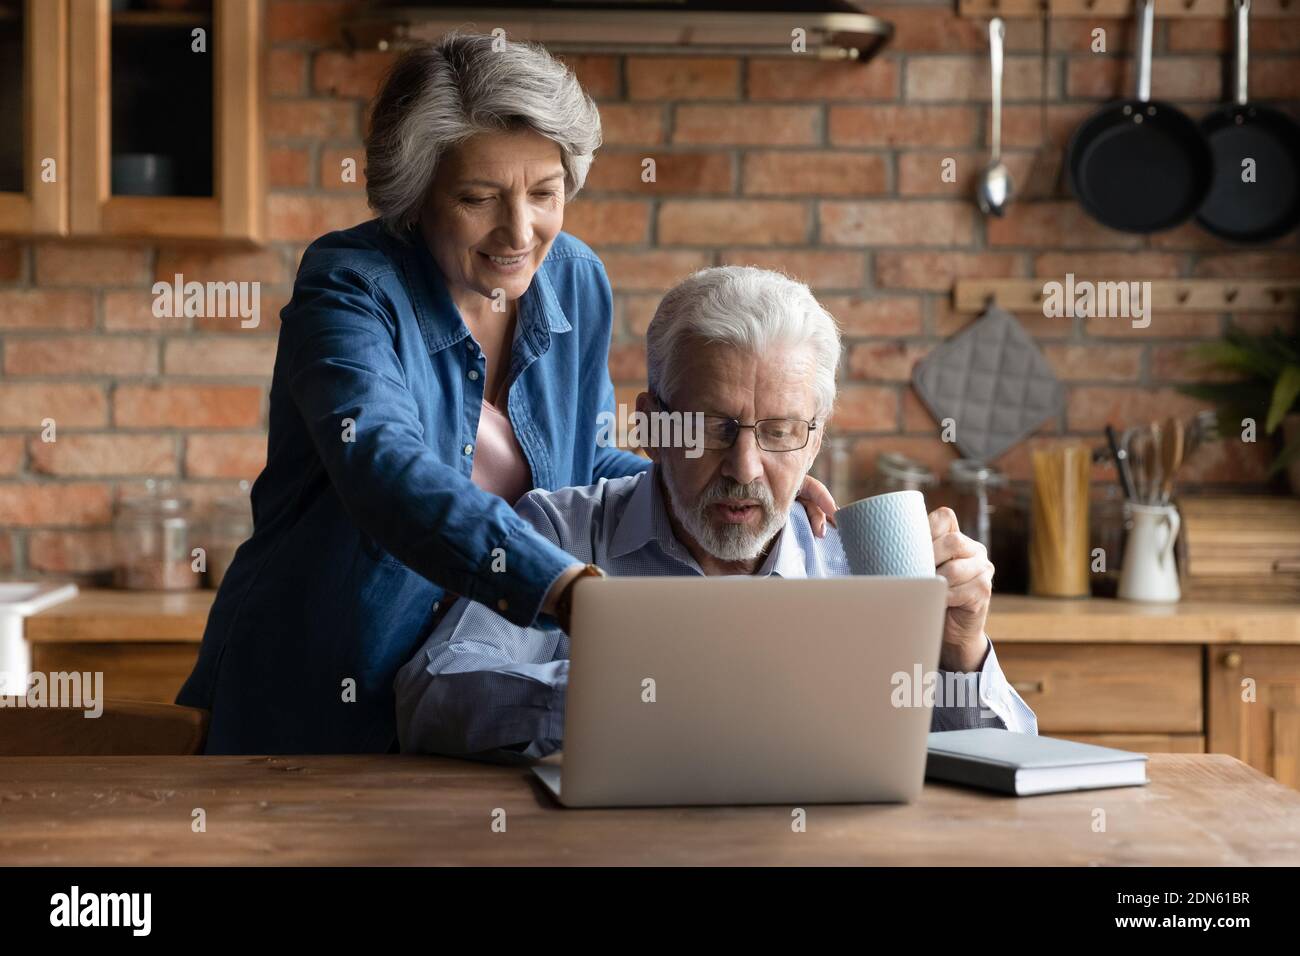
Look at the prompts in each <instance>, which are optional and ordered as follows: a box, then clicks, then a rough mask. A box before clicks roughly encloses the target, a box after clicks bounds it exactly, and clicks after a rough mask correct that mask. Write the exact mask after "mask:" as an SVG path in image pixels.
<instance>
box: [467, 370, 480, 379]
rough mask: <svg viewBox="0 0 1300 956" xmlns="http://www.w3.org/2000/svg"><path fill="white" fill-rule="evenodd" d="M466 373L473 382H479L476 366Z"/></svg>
mask: <svg viewBox="0 0 1300 956" xmlns="http://www.w3.org/2000/svg"><path fill="white" fill-rule="evenodd" d="M466 374H468V375H469V380H470V381H471V382H477V381H478V369H476V368H472V369H470V370H469V372H467V373H466Z"/></svg>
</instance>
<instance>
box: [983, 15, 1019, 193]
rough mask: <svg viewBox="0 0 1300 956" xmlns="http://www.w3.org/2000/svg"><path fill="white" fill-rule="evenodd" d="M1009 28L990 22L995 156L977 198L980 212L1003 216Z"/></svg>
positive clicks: (1008, 179)
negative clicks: (1004, 52)
mask: <svg viewBox="0 0 1300 956" xmlns="http://www.w3.org/2000/svg"><path fill="white" fill-rule="evenodd" d="M1005 38H1006V27H1005V25H1004V24H1003V22H1002V18H1001V17H994V18H993V19H992V20H990V21H989V60H990V63H989V66H990V69H989V73H990V74H991V75H992V77H993V115H992V127H993V155H992V156H990V157H989V164H988V166H986V167H985V169H984V173H983V175H981V176H980V181H979V187H978V189H977V191H976V196H977V198H978V200H979V206H980V212H982V213H984V215H986V216H1001V215H1002V214H1003V213H1005V212H1006V209H1007V203H1009V202H1010V201H1011V188H1012V184H1011V173H1009V172H1007V167H1006V165H1005V164H1004V163H1003V162H1002V43H1003V40H1004V39H1005Z"/></svg>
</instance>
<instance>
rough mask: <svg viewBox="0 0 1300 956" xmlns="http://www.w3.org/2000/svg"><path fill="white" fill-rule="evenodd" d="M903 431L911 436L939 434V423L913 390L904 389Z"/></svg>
mask: <svg viewBox="0 0 1300 956" xmlns="http://www.w3.org/2000/svg"><path fill="white" fill-rule="evenodd" d="M903 431H904V432H906V433H909V434H925V435H938V434H939V423H938V422H937V421H935V419H934V416H933V415H931V414H930V410H929V409H928V408H926V407H925V403H924V402H922V401H921V399H920V398H918V397H917V394H916V390H915V389H912V388H905V389H903Z"/></svg>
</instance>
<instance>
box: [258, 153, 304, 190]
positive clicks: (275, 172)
mask: <svg viewBox="0 0 1300 956" xmlns="http://www.w3.org/2000/svg"><path fill="white" fill-rule="evenodd" d="M266 175H267V180H268V182H269V183H270V185H271V188H272V189H296V188H299V187H302V186H310V185H311V153H310V152H308V151H307V150H305V149H298V148H295V147H293V146H271V147H269V148H268V149H267V151H266Z"/></svg>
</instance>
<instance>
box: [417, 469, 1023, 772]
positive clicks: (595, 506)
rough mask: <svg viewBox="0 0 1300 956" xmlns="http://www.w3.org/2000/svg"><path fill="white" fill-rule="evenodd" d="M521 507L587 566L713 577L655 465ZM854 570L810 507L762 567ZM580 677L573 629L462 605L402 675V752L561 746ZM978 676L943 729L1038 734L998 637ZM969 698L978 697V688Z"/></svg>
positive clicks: (795, 514)
mask: <svg viewBox="0 0 1300 956" xmlns="http://www.w3.org/2000/svg"><path fill="white" fill-rule="evenodd" d="M516 510H517V511H518V512H519V514H520V515H521V516H522V517H523V518H524V519H525V520H526V521H528V522H530V523H531V524H532V525H533V526H534V527H535V528H537V530H538V531H539V532H541V534H542V535H543V536H545V537H547V538H549V539H550V540H552V541H554V542H555V543H556V544H557V545H559V546H560V547H561V548H563V549H565V550H566V551H568V552H569V553H570V554H572V555H573V556H574V557H575V558H577V559H578V560H579V561H583V562H591V563H594V564H598V565H600V567H601V568H603V569H604V570H605V571H606V572H607V573H609V574H610V575H612V576H615V577H618V576H635V575H641V576H649V577H663V576H667V575H689V574H703V573H704V572H703V571H702V570H701V569H700V566H699V564H697V563H696V561H695V559H694V558H692V557H691V555H690V553H689V552H688V551H687V550H686V548H685V547H683V546H682V544H681V543H680V542H678V540H677V538H676V537H675V536H674V534H673V531H672V526H671V524H670V522H669V520H668V514H667V511H666V510H665V505H664V502H663V497H662V495H661V493H660V491H659V485H658V481H657V479H656V477H655V470H654V469H653V468H652V469H651V470H649V471H647V472H643V473H641V474H638V475H633V476H630V477H627V478H615V479H612V480H609V479H603V478H602V479H601V480H600V481H599V482H597V483H596V484H594V485H590V486H588V487H585V488H562V489H560V490H559V491H551V492H548V491H542V490H538V491H532V492H529V493H528V494H527V495H525V496H524V497H523V498H522V499H520V501H519V503H518V504H517V505H516ZM507 560H508V556H507ZM848 573H849V568H848V562H847V560H846V559H845V557H844V551H843V549H842V547H841V546H840V540H839V535H838V534H837V533H836V532H835V530H834V529H833V528H829V529H827V533H826V537H825V538H817V537H816V536H814V535H813V533H812V529H811V527H810V526H809V524H808V517H807V515H806V514H805V513H804V510H803V508H802V506H796V507H794V508H793V509H791V511H790V517H789V520H788V521H787V523H786V526H785V528H784V529H782V531H781V533H780V534H779V535H778V537H777V540H776V543H775V545H774V546H773V547H772V549H771V550H770V551H769V552H768V555H767V558H766V560H765V561H764V563H763V565H762V567H761V568H760V569H759V571H758V574H759V575H761V576H767V575H778V576H780V577H784V578H822V577H832V576H839V575H846V574H848ZM940 673H941V674H942V672H940ZM568 675H569V637H568V635H567V634H565V633H564V632H563V631H560V630H555V629H545V630H544V629H540V628H524V627H519V626H517V625H514V624H511V623H510V622H509V621H507V620H506V619H505V618H503V617H501V616H500V615H498V614H496V613H494V612H493V611H490V610H488V609H487V608H486V607H484V606H483V605H482V604H476V603H473V602H470V601H458V602H457V603H456V605H455V606H454V607H453V608H452V609H451V610H450V611H448V613H447V616H446V617H445V618H444V619H443V620H442V622H441V623H440V624H439V625H438V626H437V627H436V628H435V629H434V631H433V633H432V634H431V635H429V638H428V640H426V641H425V643H424V646H423V647H422V648H420V650H419V652H418V653H417V654H416V655H415V657H414V658H413V659H412V660H411V661H410V662H409V663H407V664H406V666H405V667H403V668H402V669H401V671H399V672H398V675H397V680H396V683H395V688H396V691H397V729H398V736H399V738H400V740H401V745H402V750H404V751H416V752H422V753H442V754H458V755H475V756H479V757H486V758H491V759H519V758H520V757H524V758H535V757H542V756H545V755H546V754H548V753H551V752H553V751H556V750H559V749H560V747H561V745H562V742H563V736H564V699H565V697H564V695H565V689H566V686H567V683H568ZM967 679H968V680H973V681H974V682H975V684H976V685H977V686H976V687H974V688H971V689H972V690H973V691H976V692H977V693H978V700H979V702H980V703H979V705H974V704H972V705H970V706H966V707H958V706H936V707H935V709H934V717H933V721H932V725H931V726H932V729H934V730H960V729H964V728H967V727H999V728H1005V729H1008V730H1013V731H1017V732H1020V733H1031V734H1035V733H1037V732H1038V721H1037V718H1035V716H1034V712H1033V711H1032V710H1031V709H1030V708H1029V706H1028V705H1027V704H1025V702H1024V701H1023V700H1021V698H1020V695H1019V694H1017V693H1016V692H1015V690H1014V689H1013V688H1012V687H1011V685H1010V684H1009V683H1008V682H1007V680H1006V678H1005V676H1004V675H1003V673H1002V668H1001V667H999V666H998V661H997V655H996V654H995V653H994V651H993V645H992V642H990V643H989V650H988V655H987V656H986V658H985V660H984V666H983V668H982V669H981V670H980V671H979V673H978V674H971V675H967ZM966 699H967V700H974V699H976V695H975V693H972V694H971V695H969V696H968V697H967V698H966Z"/></svg>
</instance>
